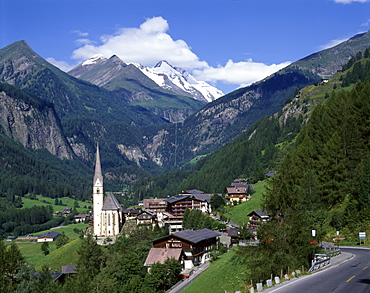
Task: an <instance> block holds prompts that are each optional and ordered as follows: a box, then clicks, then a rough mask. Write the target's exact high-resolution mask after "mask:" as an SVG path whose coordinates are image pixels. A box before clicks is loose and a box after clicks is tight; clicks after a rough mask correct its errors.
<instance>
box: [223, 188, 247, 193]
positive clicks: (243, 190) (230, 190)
mask: <svg viewBox="0 0 370 293" xmlns="http://www.w3.org/2000/svg"><path fill="white" fill-rule="evenodd" d="M246 192H247V188H245V187H227V188H226V193H227V194H245V193H246Z"/></svg>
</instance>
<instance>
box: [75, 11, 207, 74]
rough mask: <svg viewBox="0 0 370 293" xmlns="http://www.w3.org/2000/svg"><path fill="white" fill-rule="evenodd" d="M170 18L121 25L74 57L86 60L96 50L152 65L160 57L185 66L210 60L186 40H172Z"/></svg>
mask: <svg viewBox="0 0 370 293" xmlns="http://www.w3.org/2000/svg"><path fill="white" fill-rule="evenodd" d="M168 29H169V26H168V22H167V20H165V19H163V18H162V17H153V18H150V19H147V20H146V21H145V22H144V23H143V24H141V25H140V27H139V28H122V29H120V30H118V31H117V32H116V33H115V34H114V35H104V36H102V37H101V38H100V44H97V45H95V44H91V43H88V44H85V45H83V46H82V47H80V48H78V49H77V50H75V51H74V52H73V54H72V58H73V59H77V60H81V61H82V60H86V59H88V58H90V57H91V56H92V55H94V54H102V55H104V56H105V57H107V58H109V57H111V56H112V55H117V56H118V57H120V58H121V59H122V60H123V61H124V62H138V63H141V64H143V65H146V66H153V65H155V64H156V63H157V62H158V61H160V60H167V61H168V62H169V63H171V64H173V65H175V66H180V67H183V68H187V69H189V68H202V67H206V66H207V62H205V61H201V60H199V58H198V56H197V55H196V54H194V53H193V52H192V51H191V48H190V47H189V46H188V45H187V44H186V42H185V41H183V40H173V39H172V37H171V36H170V35H169V34H168V33H167V31H168Z"/></svg>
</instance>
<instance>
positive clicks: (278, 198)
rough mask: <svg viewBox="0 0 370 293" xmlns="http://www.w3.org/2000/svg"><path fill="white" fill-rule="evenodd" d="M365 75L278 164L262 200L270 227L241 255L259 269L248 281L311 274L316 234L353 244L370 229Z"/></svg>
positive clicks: (321, 110) (314, 118) (317, 113)
mask: <svg viewBox="0 0 370 293" xmlns="http://www.w3.org/2000/svg"><path fill="white" fill-rule="evenodd" d="M369 61H370V60H368V59H367V60H366V59H364V60H360V61H358V62H359V63H355V64H354V66H353V67H351V69H350V71H349V72H348V76H351V74H360V73H359V72H357V73H356V71H357V70H360V71H361V68H364V67H363V66H366V64H367V63H368V62H369ZM356 64H362V65H356ZM365 75H366V74H365ZM365 75H363V77H364V78H363V79H364V81H359V82H358V83H357V84H356V85H355V86H354V87H353V89H352V90H348V89H343V90H340V91H339V92H332V93H331V94H330V95H329V97H328V98H327V100H326V102H325V103H322V104H320V105H318V106H316V107H315V109H314V111H313V113H312V115H311V118H310V119H309V121H308V123H307V124H306V125H304V126H303V128H302V130H301V131H300V133H299V135H298V137H297V139H296V141H295V145H294V146H292V147H291V148H290V149H287V151H286V153H285V155H284V157H283V158H282V160H281V161H280V163H279V164H278V167H277V168H276V170H277V174H276V176H274V177H273V179H272V181H271V184H270V186H269V188H268V191H267V192H266V194H265V198H264V208H265V209H266V210H267V211H268V213H269V214H270V215H271V216H272V220H271V221H270V222H269V223H268V224H266V225H263V226H262V227H261V228H260V230H259V238H260V241H261V246H259V247H256V248H248V249H245V248H241V249H240V253H239V256H240V257H241V258H242V259H244V261H245V263H246V264H247V265H248V266H251V267H252V266H253V267H254V268H258V269H256V270H254V271H253V272H252V273H251V276H250V278H251V279H253V280H258V279H264V278H267V277H268V276H269V275H270V274H271V273H273V274H279V272H280V270H281V269H282V270H287V269H288V267H290V268H292V267H300V266H301V265H304V266H306V267H307V266H308V265H309V263H310V259H311V257H312V253H313V249H314V245H315V243H313V242H312V240H313V239H312V236H311V230H312V229H316V230H317V238H316V239H315V240H317V241H320V240H323V239H330V237H334V235H335V231H336V230H339V231H340V233H341V235H342V237H345V238H347V239H348V240H352V241H354V240H355V239H356V237H357V233H358V232H359V231H366V230H367V229H368V227H369V224H370V218H369V216H368V215H369V214H370V156H369V151H370V144H369V133H370V125H369V119H370V98H369V97H370V72H368V73H367V77H365ZM344 79H345V78H344ZM252 255H253V257H251V256H252ZM266 268H268V270H267V271H266Z"/></svg>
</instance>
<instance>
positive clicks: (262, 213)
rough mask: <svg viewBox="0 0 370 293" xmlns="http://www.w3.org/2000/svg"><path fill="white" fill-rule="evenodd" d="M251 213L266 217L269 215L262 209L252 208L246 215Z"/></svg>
mask: <svg viewBox="0 0 370 293" xmlns="http://www.w3.org/2000/svg"><path fill="white" fill-rule="evenodd" d="M253 214H256V215H257V216H259V217H260V218H268V217H269V215H268V214H266V213H265V211H263V210H254V211H252V212H250V213H249V214H248V215H247V216H252V215H253Z"/></svg>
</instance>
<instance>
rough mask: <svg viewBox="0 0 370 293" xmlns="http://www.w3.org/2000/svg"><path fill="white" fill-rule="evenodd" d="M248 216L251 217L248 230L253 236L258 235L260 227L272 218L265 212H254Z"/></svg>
mask: <svg viewBox="0 0 370 293" xmlns="http://www.w3.org/2000/svg"><path fill="white" fill-rule="evenodd" d="M247 216H248V217H249V222H248V229H249V230H250V231H251V234H252V235H256V234H257V229H258V227H259V226H260V225H261V224H262V223H263V222H266V221H268V220H269V218H270V216H269V215H268V214H266V212H265V211H263V210H254V211H252V212H250V213H249V214H248V215H247Z"/></svg>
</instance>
